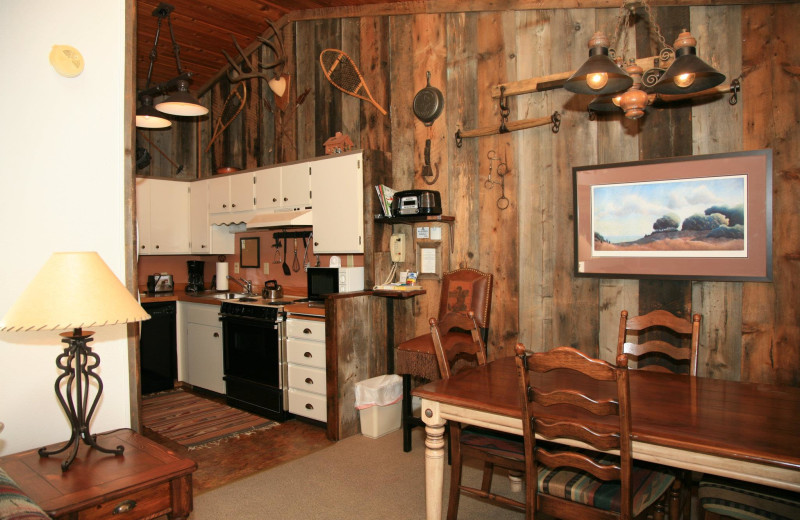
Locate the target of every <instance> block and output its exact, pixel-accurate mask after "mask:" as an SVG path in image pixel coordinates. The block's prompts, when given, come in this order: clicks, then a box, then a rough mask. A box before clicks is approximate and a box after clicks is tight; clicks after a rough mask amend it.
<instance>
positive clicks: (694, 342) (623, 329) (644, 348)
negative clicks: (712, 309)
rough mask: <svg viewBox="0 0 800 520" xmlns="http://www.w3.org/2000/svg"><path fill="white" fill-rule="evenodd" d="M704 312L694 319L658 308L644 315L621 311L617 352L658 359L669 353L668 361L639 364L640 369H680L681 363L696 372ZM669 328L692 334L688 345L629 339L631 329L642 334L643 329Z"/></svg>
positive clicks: (677, 332) (687, 334)
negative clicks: (629, 314)
mask: <svg viewBox="0 0 800 520" xmlns="http://www.w3.org/2000/svg"><path fill="white" fill-rule="evenodd" d="M700 320H701V316H700V315H699V314H695V315H694V316H692V321H689V320H686V319H683V318H679V317H678V316H675V315H674V314H672V313H671V312H668V311H664V310H655V311H652V312H649V313H647V314H643V315H641V316H633V317H629V316H628V311H622V313H620V318H619V339H618V340H617V356H619V355H620V354H625V355H627V356H628V357H629V358H633V359H636V360H639V361H643V360H645V359H649V360H651V361H656V359H654V358H656V357H659V356H666V357H667V358H669V361H670V363H669V367H668V366H667V364H654V363H652V364H647V365H643V366H639V367H638V368H639V369H641V370H656V371H660V372H677V370H676V369H677V368H678V367H679V366H680V364H688V373H689V375H691V376H696V375H697V351H698V348H699V343H700ZM658 329H661V330H668V331H670V333H671V334H672V335H673V336H678V337H689V339H690V343H689V347H688V348H686V347H676V346H674V345H672V344H670V343H668V342H666V341H664V340H661V339H650V340H647V341H642V342H640V343H631V342H627V339H628V333H629V332H635V333H638V334H639V335H640V337H641V334H642V333H643V332H647V331H654V330H658Z"/></svg>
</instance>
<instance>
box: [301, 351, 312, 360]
mask: <svg viewBox="0 0 800 520" xmlns="http://www.w3.org/2000/svg"><path fill="white" fill-rule="evenodd" d="M303 356H305V357H307V358H309V359H310V358H312V357H314V356H312V355H311V352H306V353H305V354H303Z"/></svg>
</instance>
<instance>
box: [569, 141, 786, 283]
mask: <svg viewBox="0 0 800 520" xmlns="http://www.w3.org/2000/svg"><path fill="white" fill-rule="evenodd" d="M573 176H574V186H575V271H576V274H577V275H578V276H595V277H609V278H673V279H685V280H749V281H769V280H771V278H772V151H771V150H755V151H750V152H735V153H727V154H715V155H696V156H690V157H675V158H670V159H663V160H652V161H638V162H630V163H618V164H606V165H599V166H580V167H575V168H573Z"/></svg>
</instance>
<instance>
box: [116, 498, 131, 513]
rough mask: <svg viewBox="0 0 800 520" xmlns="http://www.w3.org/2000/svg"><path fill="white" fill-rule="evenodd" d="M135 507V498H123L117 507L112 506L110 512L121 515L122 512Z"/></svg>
mask: <svg viewBox="0 0 800 520" xmlns="http://www.w3.org/2000/svg"><path fill="white" fill-rule="evenodd" d="M135 507H136V500H123V501H122V502H120V503H119V505H118V506H117V507H115V508H114V511H113V512H112V514H114V515H121V514H123V513H127V512H129V511H133V508H135Z"/></svg>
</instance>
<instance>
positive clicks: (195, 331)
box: [182, 302, 225, 394]
mask: <svg viewBox="0 0 800 520" xmlns="http://www.w3.org/2000/svg"><path fill="white" fill-rule="evenodd" d="M182 315H183V318H184V321H185V328H186V331H185V338H186V348H185V356H186V373H185V380H186V382H187V383H189V384H190V385H192V386H199V387H200V388H205V389H206V390H212V391H214V392H217V393H220V394H224V393H225V380H224V375H225V373H224V368H223V354H222V324H221V323H220V322H219V305H206V304H203V303H189V302H183V313H182Z"/></svg>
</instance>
